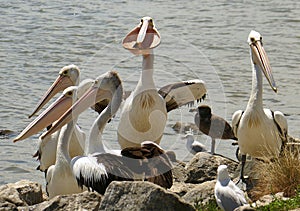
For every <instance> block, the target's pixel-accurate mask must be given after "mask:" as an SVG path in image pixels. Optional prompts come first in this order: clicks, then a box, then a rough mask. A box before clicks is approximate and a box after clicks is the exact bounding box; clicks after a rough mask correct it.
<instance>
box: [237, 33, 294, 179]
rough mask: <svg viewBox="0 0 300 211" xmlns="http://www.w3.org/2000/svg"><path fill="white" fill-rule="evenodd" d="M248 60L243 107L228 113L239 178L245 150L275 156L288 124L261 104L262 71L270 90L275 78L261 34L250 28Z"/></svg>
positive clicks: (285, 138)
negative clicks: (246, 97)
mask: <svg viewBox="0 0 300 211" xmlns="http://www.w3.org/2000/svg"><path fill="white" fill-rule="evenodd" d="M248 43H249V46H250V60H251V64H252V72H253V73H252V91H251V95H250V99H249V101H248V104H247V107H246V110H245V111H242V110H238V111H236V112H235V113H234V114H233V116H232V126H233V132H234V134H235V136H236V137H237V138H238V145H239V150H240V152H241V154H242V168H241V178H240V179H241V180H242V181H244V166H245V162H246V154H249V155H250V156H252V157H255V158H263V159H264V158H272V157H274V156H278V155H279V154H280V151H281V149H282V146H283V145H284V143H285V142H286V141H287V132H288V125H287V120H286V118H285V117H284V115H283V113H281V112H280V111H275V112H273V111H271V110H270V109H264V108H263V97H262V94H263V74H264V75H265V77H266V78H267V80H268V82H269V85H270V86H271V88H272V89H273V91H274V92H277V87H276V84H275V80H274V78H273V75H272V70H271V66H270V63H269V59H268V57H267V55H266V52H265V50H264V48H263V43H262V36H261V35H260V34H259V33H258V32H256V31H253V30H252V31H251V32H250V34H249V37H248Z"/></svg>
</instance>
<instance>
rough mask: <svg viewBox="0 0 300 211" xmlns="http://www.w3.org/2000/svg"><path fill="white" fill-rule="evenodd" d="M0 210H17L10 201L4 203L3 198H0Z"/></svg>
mask: <svg viewBox="0 0 300 211" xmlns="http://www.w3.org/2000/svg"><path fill="white" fill-rule="evenodd" d="M0 208H1V210H3V211H6V210H7V211H11V210H13V211H14V210H18V209H17V205H15V204H14V203H12V202H10V201H6V200H5V198H2V196H1V197H0Z"/></svg>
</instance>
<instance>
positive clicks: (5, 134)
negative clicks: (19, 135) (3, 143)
mask: <svg viewBox="0 0 300 211" xmlns="http://www.w3.org/2000/svg"><path fill="white" fill-rule="evenodd" d="M13 133H14V132H13V131H11V130H5V129H3V130H2V129H1V130H0V136H8V135H11V134H13Z"/></svg>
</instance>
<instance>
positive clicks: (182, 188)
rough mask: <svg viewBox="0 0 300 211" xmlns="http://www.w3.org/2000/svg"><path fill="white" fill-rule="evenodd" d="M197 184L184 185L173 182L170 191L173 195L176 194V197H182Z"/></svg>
mask: <svg viewBox="0 0 300 211" xmlns="http://www.w3.org/2000/svg"><path fill="white" fill-rule="evenodd" d="M197 185H198V184H192V183H184V182H173V185H172V187H171V188H170V191H172V192H173V193H176V194H177V195H178V196H180V197H182V196H184V195H185V194H186V193H187V192H189V191H190V190H192V189H193V188H195V187H196V186H197Z"/></svg>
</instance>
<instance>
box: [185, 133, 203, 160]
mask: <svg viewBox="0 0 300 211" xmlns="http://www.w3.org/2000/svg"><path fill="white" fill-rule="evenodd" d="M181 139H186V148H187V149H188V151H189V152H190V153H192V154H193V155H195V154H196V153H197V152H206V151H207V150H206V147H205V146H204V145H203V144H201V143H200V142H198V141H195V139H194V134H193V132H192V131H188V132H187V134H186V135H184V136H183V137H182V138H181Z"/></svg>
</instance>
